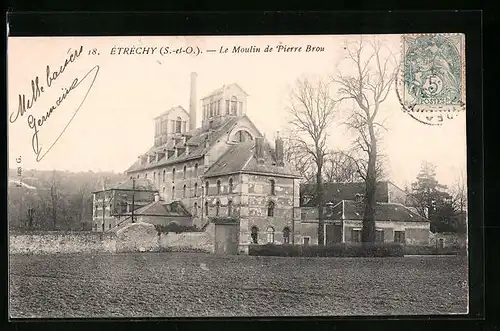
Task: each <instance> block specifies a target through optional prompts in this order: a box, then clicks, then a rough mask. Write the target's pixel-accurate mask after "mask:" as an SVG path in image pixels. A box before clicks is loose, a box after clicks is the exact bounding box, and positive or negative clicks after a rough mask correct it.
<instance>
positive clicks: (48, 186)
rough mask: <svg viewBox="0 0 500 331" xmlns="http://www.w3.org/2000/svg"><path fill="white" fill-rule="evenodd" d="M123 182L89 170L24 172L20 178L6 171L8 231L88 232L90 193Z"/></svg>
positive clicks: (109, 174)
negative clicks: (7, 175)
mask: <svg viewBox="0 0 500 331" xmlns="http://www.w3.org/2000/svg"><path fill="white" fill-rule="evenodd" d="M124 180H126V177H125V175H124V174H118V173H113V172H92V171H87V172H69V171H42V170H24V171H23V173H22V177H19V176H18V175H17V171H16V170H15V169H9V177H8V198H7V199H8V222H9V228H10V229H11V230H26V229H36V230H90V228H91V220H92V192H93V191H96V190H100V189H102V188H103V187H109V186H111V185H115V184H117V183H119V182H121V181H124ZM30 215H31V216H32V217H30Z"/></svg>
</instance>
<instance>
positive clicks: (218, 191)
mask: <svg viewBox="0 0 500 331" xmlns="http://www.w3.org/2000/svg"><path fill="white" fill-rule="evenodd" d="M217 194H220V180H218V181H217Z"/></svg>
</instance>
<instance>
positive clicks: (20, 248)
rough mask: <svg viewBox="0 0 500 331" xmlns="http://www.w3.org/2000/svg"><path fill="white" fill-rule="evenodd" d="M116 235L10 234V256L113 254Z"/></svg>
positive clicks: (66, 233)
mask: <svg viewBox="0 0 500 331" xmlns="http://www.w3.org/2000/svg"><path fill="white" fill-rule="evenodd" d="M115 251H116V235H115V234H114V233H102V232H35V233H29V234H11V235H10V236H9V252H10V253H11V254H56V253H94V252H105V253H106V252H107V253H109V252H115Z"/></svg>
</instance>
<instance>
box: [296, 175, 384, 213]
mask: <svg viewBox="0 0 500 331" xmlns="http://www.w3.org/2000/svg"><path fill="white" fill-rule="evenodd" d="M387 183H388V182H387V181H381V182H378V183H377V191H376V193H375V199H376V201H378V202H388V201H389V191H388V187H387ZM315 189H316V184H315V183H311V184H302V185H301V186H300V195H301V197H303V196H304V195H310V196H312V199H311V200H310V201H308V202H307V203H306V204H304V205H303V206H304V207H313V206H317V205H318V200H317V198H316V196H315V194H316V192H315ZM323 189H324V201H326V202H332V203H334V204H336V203H338V202H339V201H342V200H354V199H355V198H356V195H357V194H361V195H364V194H365V183H364V182H357V183H324V184H323ZM301 203H302V199H301Z"/></svg>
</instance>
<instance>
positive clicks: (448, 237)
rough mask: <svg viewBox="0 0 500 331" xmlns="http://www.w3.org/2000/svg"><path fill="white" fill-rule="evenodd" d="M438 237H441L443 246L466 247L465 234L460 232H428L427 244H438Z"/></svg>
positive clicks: (434, 245)
mask: <svg viewBox="0 0 500 331" xmlns="http://www.w3.org/2000/svg"><path fill="white" fill-rule="evenodd" d="M439 239H443V240H444V242H443V244H444V247H454V248H464V247H467V235H466V234H460V233H449V232H445V233H432V232H431V233H430V235H429V244H430V246H433V247H436V246H438V241H439Z"/></svg>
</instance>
